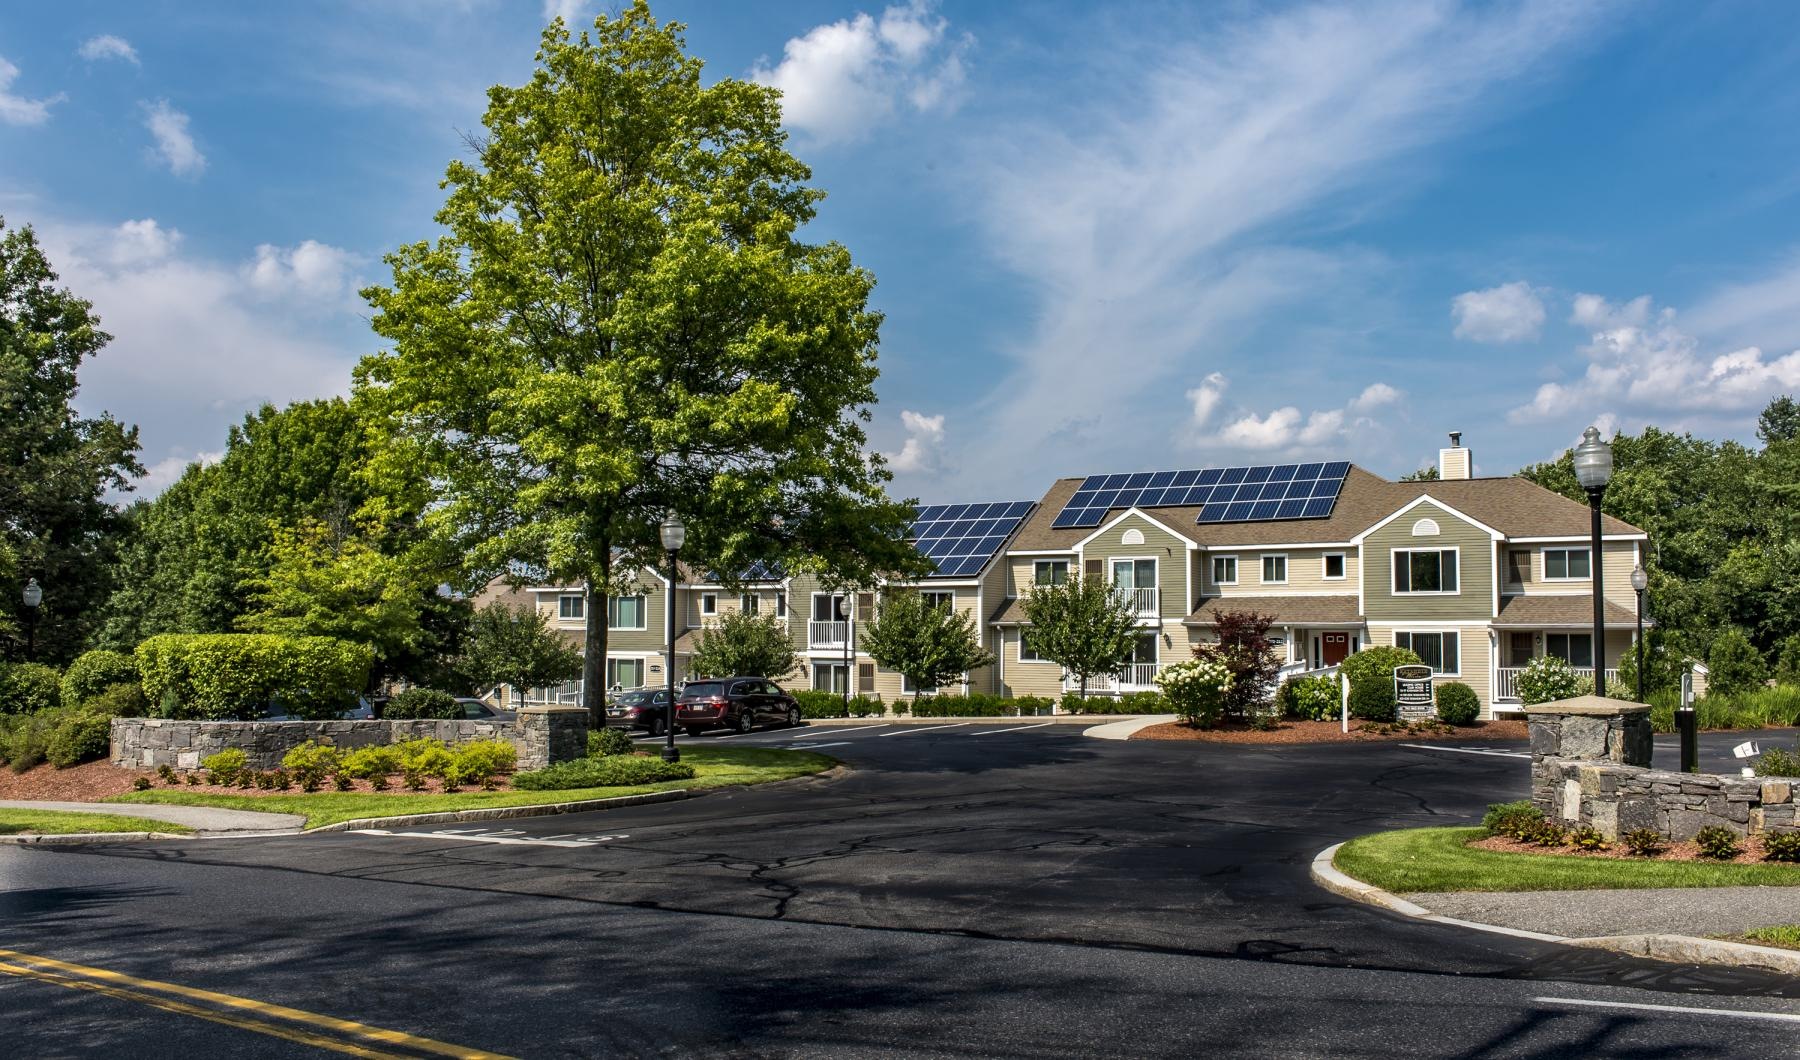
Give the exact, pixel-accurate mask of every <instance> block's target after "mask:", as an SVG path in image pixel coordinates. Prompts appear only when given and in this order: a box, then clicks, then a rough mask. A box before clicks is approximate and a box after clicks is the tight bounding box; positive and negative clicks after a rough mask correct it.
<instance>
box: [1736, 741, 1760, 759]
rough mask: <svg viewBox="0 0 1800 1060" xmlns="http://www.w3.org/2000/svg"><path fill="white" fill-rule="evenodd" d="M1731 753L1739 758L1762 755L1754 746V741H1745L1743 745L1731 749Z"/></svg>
mask: <svg viewBox="0 0 1800 1060" xmlns="http://www.w3.org/2000/svg"><path fill="white" fill-rule="evenodd" d="M1731 753H1732V754H1734V755H1737V756H1738V757H1739V758H1755V757H1756V756H1757V755H1759V754H1762V749H1761V748H1759V747H1757V746H1756V741H1755V740H1745V741H1744V742H1743V743H1741V744H1738V745H1737V746H1736V747H1733V748H1732V749H1731Z"/></svg>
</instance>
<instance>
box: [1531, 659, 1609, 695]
mask: <svg viewBox="0 0 1800 1060" xmlns="http://www.w3.org/2000/svg"><path fill="white" fill-rule="evenodd" d="M1518 689H1519V700H1520V701H1521V702H1522V703H1524V704H1525V705H1526V706H1528V707H1529V706H1531V705H1533V704H1536V703H1553V702H1555V701H1556V700H1559V699H1574V698H1575V697H1576V696H1585V695H1587V694H1588V693H1589V692H1592V691H1593V690H1594V682H1593V679H1592V678H1587V677H1582V676H1581V675H1580V674H1577V673H1576V672H1575V671H1574V670H1573V669H1571V668H1570V667H1569V664H1568V663H1566V662H1564V661H1563V660H1561V659H1559V658H1557V657H1556V656H1554V655H1540V656H1539V657H1537V658H1535V659H1533V660H1531V663H1530V665H1528V666H1526V667H1525V669H1524V670H1522V671H1520V672H1519V677H1518Z"/></svg>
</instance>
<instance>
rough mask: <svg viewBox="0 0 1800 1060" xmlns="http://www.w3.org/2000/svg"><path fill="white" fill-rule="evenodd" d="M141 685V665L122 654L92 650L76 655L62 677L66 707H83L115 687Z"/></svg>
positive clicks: (63, 698)
mask: <svg viewBox="0 0 1800 1060" xmlns="http://www.w3.org/2000/svg"><path fill="white" fill-rule="evenodd" d="M137 683H138V670H137V662H136V661H135V660H133V659H132V657H131V656H129V655H126V654H125V653H124V652H121V651H90V652H83V653H82V654H81V655H78V656H76V658H75V661H74V662H72V663H70V664H69V668H68V669H67V670H65V671H63V675H62V687H61V691H62V705H63V706H65V707H79V706H81V705H82V704H83V703H86V702H87V701H88V700H90V699H93V698H94V697H95V696H97V695H99V694H100V693H102V692H104V691H106V690H107V689H109V688H111V687H112V686H114V685H135V684H137Z"/></svg>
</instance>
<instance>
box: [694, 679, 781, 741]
mask: <svg viewBox="0 0 1800 1060" xmlns="http://www.w3.org/2000/svg"><path fill="white" fill-rule="evenodd" d="M764 722H771V723H775V724H786V725H798V724H800V703H799V701H797V700H796V699H794V697H793V696H790V695H788V694H787V693H786V692H783V691H782V690H781V689H779V688H777V687H775V683H774V682H773V681H770V680H768V679H767V678H763V677H714V678H706V679H704V680H700V681H690V682H688V685H687V687H686V688H683V689H682V690H681V696H680V698H678V699H677V700H676V701H675V723H676V724H678V725H680V726H681V727H682V728H683V729H684V730H686V732H687V734H688V735H689V736H698V735H700V733H702V732H704V731H706V730H707V729H719V728H725V729H735V730H736V731H738V732H749V731H750V730H751V729H753V728H755V727H756V726H757V725H760V724H763V723H764Z"/></svg>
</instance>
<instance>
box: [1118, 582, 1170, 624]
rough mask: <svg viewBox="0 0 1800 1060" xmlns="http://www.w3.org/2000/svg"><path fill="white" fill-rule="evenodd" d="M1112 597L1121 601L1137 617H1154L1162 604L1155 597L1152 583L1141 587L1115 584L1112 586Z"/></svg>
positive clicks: (1155, 593)
mask: <svg viewBox="0 0 1800 1060" xmlns="http://www.w3.org/2000/svg"><path fill="white" fill-rule="evenodd" d="M1113 598H1114V599H1115V600H1120V601H1122V602H1123V603H1124V604H1125V606H1126V607H1129V608H1131V610H1132V613H1133V614H1135V615H1137V616H1138V617H1139V618H1155V617H1156V616H1157V615H1159V614H1161V613H1162V605H1161V602H1160V601H1159V600H1158V598H1157V592H1156V586H1154V585H1152V586H1149V587H1147V588H1143V589H1130V588H1126V587H1124V586H1121V585H1115V586H1113Z"/></svg>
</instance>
